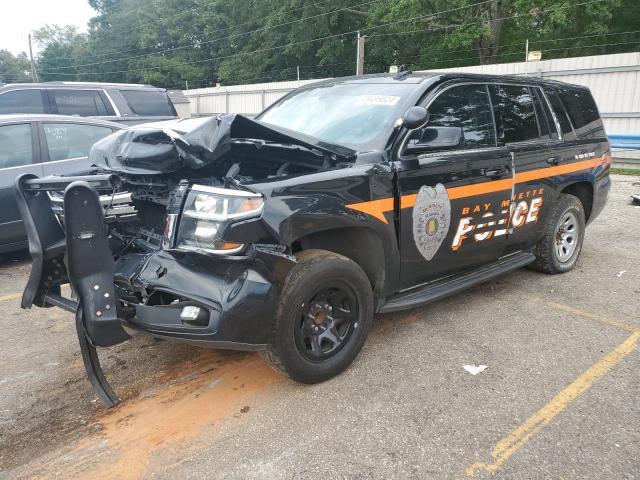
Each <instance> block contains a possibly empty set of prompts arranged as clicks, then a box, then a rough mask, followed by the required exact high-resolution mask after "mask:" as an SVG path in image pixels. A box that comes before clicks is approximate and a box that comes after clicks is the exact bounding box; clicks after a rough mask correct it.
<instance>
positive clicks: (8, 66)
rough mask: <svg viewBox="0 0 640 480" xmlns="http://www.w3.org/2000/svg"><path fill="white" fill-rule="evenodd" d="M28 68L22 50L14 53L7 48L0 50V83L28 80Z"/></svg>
mask: <svg viewBox="0 0 640 480" xmlns="http://www.w3.org/2000/svg"><path fill="white" fill-rule="evenodd" d="M30 68H31V67H30V65H29V59H28V58H27V55H26V54H25V53H24V52H23V53H19V54H18V55H14V54H12V53H11V52H10V51H9V50H0V83H19V82H30V81H31V74H30V71H31V70H30Z"/></svg>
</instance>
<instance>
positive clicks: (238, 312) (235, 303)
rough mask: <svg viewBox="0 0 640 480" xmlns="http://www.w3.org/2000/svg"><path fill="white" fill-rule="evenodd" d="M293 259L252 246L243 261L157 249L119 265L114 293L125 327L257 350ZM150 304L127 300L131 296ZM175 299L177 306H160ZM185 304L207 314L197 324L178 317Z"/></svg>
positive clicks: (263, 342) (268, 331)
mask: <svg viewBox="0 0 640 480" xmlns="http://www.w3.org/2000/svg"><path fill="white" fill-rule="evenodd" d="M293 264H294V261H293V259H291V258H290V257H288V256H286V255H281V254H277V253H273V252H267V251H263V250H261V249H260V248H253V249H252V250H251V251H250V253H249V255H248V256H246V257H239V258H232V257H229V258H219V257H213V256H210V255H205V254H200V253H195V252H181V251H162V250H161V251H158V252H155V253H152V254H150V255H145V256H141V255H128V256H125V257H123V258H121V259H119V260H118V262H116V270H115V276H114V281H115V287H116V295H117V296H119V297H120V298H121V302H122V304H123V308H122V312H123V314H122V315H121V317H122V321H123V323H124V324H126V325H128V326H130V327H132V328H134V329H136V330H141V331H144V332H148V333H150V334H152V335H154V336H157V337H162V338H170V339H174V340H180V341H184V342H189V343H195V344H199V345H207V346H212V347H219V348H231V349H239V350H259V349H261V348H264V346H265V345H266V344H267V343H268V342H269V340H270V335H271V332H272V330H273V322H274V320H275V316H276V314H277V307H278V298H279V296H280V290H281V286H282V285H283V283H284V280H285V278H286V275H287V274H288V272H289V270H290V268H291V266H292V265H293ZM134 292H135V294H136V296H137V297H139V298H143V299H147V301H146V303H142V302H140V303H132V302H130V301H128V300H127V299H128V298H131V294H132V293H134ZM160 299H162V300H163V301H167V299H168V300H169V301H171V300H173V302H175V303H173V304H171V303H170V304H168V305H159V304H158V303H157V302H158V301H160ZM185 305H193V306H197V307H199V308H200V309H201V310H202V311H203V312H206V315H205V321H204V322H199V323H198V324H195V323H192V322H189V321H183V320H182V319H181V317H180V313H181V311H182V308H183V307H184V306H185Z"/></svg>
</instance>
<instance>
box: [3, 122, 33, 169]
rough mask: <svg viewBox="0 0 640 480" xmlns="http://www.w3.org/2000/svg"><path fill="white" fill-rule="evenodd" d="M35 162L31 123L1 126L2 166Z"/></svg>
mask: <svg viewBox="0 0 640 480" xmlns="http://www.w3.org/2000/svg"><path fill="white" fill-rule="evenodd" d="M31 163H33V144H32V143H31V124H29V123H20V124H17V125H2V126H0V168H9V167H19V166H21V165H29V164H31Z"/></svg>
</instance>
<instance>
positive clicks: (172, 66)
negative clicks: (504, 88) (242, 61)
mask: <svg viewBox="0 0 640 480" xmlns="http://www.w3.org/2000/svg"><path fill="white" fill-rule="evenodd" d="M489 1H491V0H485V1H482V2H479V3H476V4H472V5H468V6H465V7H457V8H452V9H448V10H444V11H440V12H435V13H432V14H429V15H420V16H417V17H412V18H409V19H402V20H397V21H393V22H387V23H385V24H381V25H376V26H373V27H367V28H366V29H360V31H364V30H372V29H374V28H382V27H386V26H389V25H394V24H398V23H405V22H407V21H415V20H423V19H426V18H432V17H435V16H438V15H442V14H444V13H450V12H452V11H457V10H461V9H464V8H472V7H476V6H478V5H482V4H485V3H488V2H489ZM599 1H604V0H589V1H584V2H580V3H577V4H574V5H573V6H574V7H576V6H582V5H588V4H592V3H596V2H599ZM553 10H557V8H553V7H552V8H549V9H546V10H544V11H537V12H536V14H540V13H542V12H547V11H553ZM531 14H532V13H530V12H529V13H526V14H519V15H512V16H510V17H503V18H501V19H493V20H492V21H498V20H505V19H512V18H516V17H520V16H524V15H531ZM475 23H485V21H480V22H475ZM467 25H470V24H466V25H461V26H459V27H458V28H462V27H464V26H467ZM444 28H449V27H444ZM439 29H442V27H440V28H437V29H431V30H432V31H437V30H439ZM355 33H357V30H353V31H348V32H342V33H338V34H333V35H326V36H323V37H319V38H314V39H309V40H302V41H298V42H292V43H288V44H284V45H278V46H274V47H267V48H263V49H257V50H253V51H248V52H239V53H235V54H230V55H224V56H218V57H213V58H208V59H203V60H196V61H190V62H182V63H175V64H173V65H163V66H158V67H146V68H138V69H130V70H119V71H112V72H91V73H83V74H81V75H107V74H116V73H133V72H138V71H153V70H159V69H167V68H175V67H180V66H185V65H194V64H200V63H205V62H210V61H213V60H224V59H227V58H233V57H238V56H243V55H251V54H255V53H262V52H267V51H275V50H280V49H283V48H287V47H291V46H297V45H302V44H308V43H313V42H317V41H322V40H326V39H330V38H337V37H343V36H346V35H351V34H355ZM379 36H382V34H381V35H379ZM631 43H633V42H631ZM46 73H53V74H57V75H74V76H75V75H76V74H64V73H62V74H60V73H55V72H46Z"/></svg>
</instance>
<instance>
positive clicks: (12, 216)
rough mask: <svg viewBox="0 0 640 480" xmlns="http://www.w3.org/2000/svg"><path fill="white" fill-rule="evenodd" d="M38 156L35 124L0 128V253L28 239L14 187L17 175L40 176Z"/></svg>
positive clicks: (10, 125)
mask: <svg viewBox="0 0 640 480" xmlns="http://www.w3.org/2000/svg"><path fill="white" fill-rule="evenodd" d="M38 152H39V145H38V139H37V135H36V129H35V125H34V124H32V123H31V122H23V123H13V124H8V125H7V124H5V125H0V205H1V206H2V208H0V251H2V250H3V248H4V249H8V248H9V247H8V245H10V244H16V243H18V242H25V241H26V239H27V235H26V232H25V230H24V226H23V224H22V218H21V217H20V212H19V211H18V204H17V203H16V195H15V193H14V191H13V184H14V182H15V179H16V178H17V177H18V176H19V175H22V174H25V173H31V174H34V175H37V176H39V177H41V176H42V164H40V163H39V158H38Z"/></svg>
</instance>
